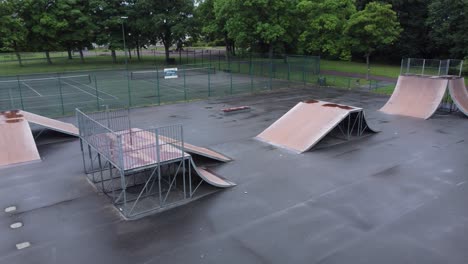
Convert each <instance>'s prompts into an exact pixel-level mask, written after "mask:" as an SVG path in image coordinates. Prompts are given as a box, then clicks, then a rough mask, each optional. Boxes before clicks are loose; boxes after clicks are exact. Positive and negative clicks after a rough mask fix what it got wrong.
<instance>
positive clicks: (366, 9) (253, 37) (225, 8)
mask: <svg viewBox="0 0 468 264" xmlns="http://www.w3.org/2000/svg"><path fill="white" fill-rule="evenodd" d="M467 13H468V2H467V0H448V1H442V0H412V1H406V0H379V1H374V0H197V1H193V0H159V1H155V0H125V1H123V0H0V52H11V51H13V52H16V54H17V57H18V61H19V63H20V64H21V57H20V52H22V51H44V52H45V53H46V55H47V56H46V57H47V58H48V61H49V63H52V61H51V60H50V57H49V52H50V51H55V50H67V51H68V54H69V59H73V56H72V52H73V51H80V53H81V59H82V60H84V58H83V55H82V52H81V51H82V50H83V49H85V48H92V47H93V44H95V45H103V46H106V47H107V48H108V49H110V50H111V51H112V54H113V57H114V60H115V58H116V50H122V49H123V48H124V40H125V44H126V48H128V49H129V50H135V49H136V51H137V54H138V59H140V50H141V49H144V48H146V47H147V46H148V45H155V44H158V45H162V46H163V47H164V49H165V51H166V59H167V61H168V62H170V58H169V56H170V49H171V48H172V47H173V46H175V48H176V49H177V50H180V49H182V48H183V45H192V44H197V43H196V42H199V43H198V44H200V45H203V44H204V45H212V44H217V45H220V44H221V45H225V46H226V50H227V53H228V54H232V55H234V54H235V51H236V50H244V51H252V52H268V53H269V54H270V56H272V54H273V53H274V52H276V53H284V52H288V53H298V54H314V55H320V56H322V57H328V58H340V59H351V58H354V59H360V58H362V57H363V56H364V57H365V58H366V59H367V60H368V59H369V57H370V55H371V54H372V55H373V56H374V57H379V58H384V59H387V60H399V59H400V58H401V57H425V58H433V57H439V58H447V57H452V58H459V59H462V58H465V57H467V56H468V48H467V47H468V37H467V35H466V33H465V32H466V31H467V29H468V18H467V17H468V16H466V14H467ZM123 31H125V34H123Z"/></svg>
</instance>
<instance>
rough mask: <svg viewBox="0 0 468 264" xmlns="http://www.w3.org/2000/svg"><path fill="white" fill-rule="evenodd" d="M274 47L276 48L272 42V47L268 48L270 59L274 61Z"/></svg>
mask: <svg viewBox="0 0 468 264" xmlns="http://www.w3.org/2000/svg"><path fill="white" fill-rule="evenodd" d="M273 47H274V46H273V42H272V43H270V45H269V46H268V58H269V59H273V50H274V48H273Z"/></svg>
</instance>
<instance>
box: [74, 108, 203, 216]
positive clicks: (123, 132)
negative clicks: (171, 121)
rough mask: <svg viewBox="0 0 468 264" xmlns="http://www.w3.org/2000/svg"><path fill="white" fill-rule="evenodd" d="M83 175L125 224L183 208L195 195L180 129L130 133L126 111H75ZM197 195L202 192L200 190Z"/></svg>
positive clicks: (199, 182)
mask: <svg viewBox="0 0 468 264" xmlns="http://www.w3.org/2000/svg"><path fill="white" fill-rule="evenodd" d="M76 117H77V121H78V127H79V131H80V146H81V151H82V158H83V167H84V171H85V173H86V174H87V176H88V179H89V181H90V182H91V183H92V184H93V185H94V186H95V187H96V189H97V190H98V191H100V192H102V193H104V194H105V195H107V196H108V197H109V198H110V199H111V201H112V203H113V204H114V205H115V207H116V208H117V209H118V210H119V211H120V212H121V213H122V215H123V216H124V217H125V218H127V219H134V218H138V217H141V216H144V215H146V214H149V213H153V212H155V211H161V210H164V209H168V208H172V207H174V206H178V205H180V204H184V203H186V202H188V201H190V200H192V199H194V198H195V197H198V196H199V194H197V195H195V192H196V191H197V190H199V187H200V186H201V185H202V183H203V180H202V179H200V178H199V177H192V167H191V164H192V163H191V156H190V155H188V154H187V153H185V152H184V139H183V128H182V126H181V125H172V126H166V127H159V128H152V129H146V130H142V129H137V128H131V122H130V118H129V112H128V110H119V111H112V112H110V111H104V112H97V113H92V114H85V113H84V112H82V111H80V110H79V109H76ZM200 189H201V188H200Z"/></svg>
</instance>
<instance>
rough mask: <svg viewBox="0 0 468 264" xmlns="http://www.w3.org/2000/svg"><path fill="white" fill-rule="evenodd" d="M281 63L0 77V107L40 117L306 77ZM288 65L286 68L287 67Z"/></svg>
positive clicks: (254, 88)
mask: <svg viewBox="0 0 468 264" xmlns="http://www.w3.org/2000/svg"><path fill="white" fill-rule="evenodd" d="M285 65H286V66H284V65H282V64H281V63H280V64H278V65H275V64H272V63H271V62H255V63H252V62H251V61H250V62H246V61H235V62H223V63H217V64H216V65H214V64H194V65H181V66H175V67H178V68H177V78H171V79H166V78H165V75H164V68H159V69H157V68H146V69H136V70H135V69H132V70H128V71H127V70H100V71H93V72H86V71H80V72H69V73H52V74H34V75H27V76H25V75H22V76H11V77H0V110H8V109H23V110H26V111H30V112H34V113H37V114H41V115H44V116H50V117H56V116H63V115H67V114H72V113H73V112H74V109H75V108H77V107H78V108H81V109H84V110H86V111H95V110H100V109H103V108H104V107H109V108H124V107H127V106H130V107H135V106H145V105H159V104H164V103H170V102H180V101H191V100H196V99H204V98H208V97H212V96H213V97H214V96H216V97H219V96H225V95H231V94H240V93H251V92H259V91H265V90H273V89H279V88H286V87H292V86H297V85H302V84H304V83H305V82H306V80H305V79H304V78H305V76H309V72H305V71H308V69H306V68H298V69H293V70H291V69H292V68H291V66H290V65H288V64H285ZM285 67H286V68H285Z"/></svg>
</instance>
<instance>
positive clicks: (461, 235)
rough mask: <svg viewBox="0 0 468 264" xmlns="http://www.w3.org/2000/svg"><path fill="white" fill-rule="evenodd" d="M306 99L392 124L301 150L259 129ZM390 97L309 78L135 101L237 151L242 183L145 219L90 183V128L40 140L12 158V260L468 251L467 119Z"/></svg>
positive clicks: (410, 258)
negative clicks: (253, 90)
mask: <svg viewBox="0 0 468 264" xmlns="http://www.w3.org/2000/svg"><path fill="white" fill-rule="evenodd" d="M304 99H320V100H325V101H332V102H336V103H340V104H349V105H353V106H358V107H363V108H365V109H366V114H367V117H368V119H369V120H370V122H371V124H374V125H375V127H376V128H378V129H380V130H381V131H382V132H380V133H378V134H375V135H373V136H370V137H367V138H365V139H361V140H357V141H353V142H349V143H346V144H342V145H339V146H333V147H330V148H325V149H320V150H313V151H311V152H308V153H305V154H299V155H298V154H293V153H290V152H288V151H285V150H282V149H277V148H275V147H272V146H269V145H266V144H264V143H261V142H258V141H256V140H254V139H252V138H253V137H254V136H256V135H257V134H258V133H259V132H261V131H262V130H263V129H265V128H266V127H267V126H268V125H270V124H271V123H272V122H273V121H275V120H276V119H277V118H278V117H280V116H281V115H282V114H284V113H285V112H287V111H288V110H289V109H290V108H291V107H292V106H294V105H295V104H296V103H297V102H298V101H300V100H304ZM386 100H387V98H386V97H384V96H377V95H373V94H367V93H357V92H348V91H343V90H340V91H337V90H333V89H318V88H313V89H312V88H308V89H297V90H289V91H278V92H274V93H269V94H262V95H256V96H251V95H250V96H238V97H230V98H222V99H213V100H210V101H203V102H195V103H189V104H176V105H167V106H161V107H153V108H142V109H133V110H132V114H131V116H132V124H133V126H135V127H141V128H145V127H150V126H162V125H169V124H175V123H182V124H183V125H184V132H185V139H186V141H187V142H189V143H192V144H197V145H201V146H207V147H210V148H213V149H215V150H218V151H220V152H222V153H224V154H226V155H228V156H230V157H232V158H234V161H233V162H230V163H228V164H225V165H223V166H222V167H220V168H219V169H218V170H217V171H216V172H217V173H219V174H220V175H223V176H224V177H226V178H228V179H229V180H232V181H234V182H236V183H237V184H238V185H237V186H236V187H234V188H231V189H227V190H223V191H220V192H217V193H216V194H213V195H210V196H207V197H204V198H202V199H200V200H197V201H194V202H192V203H190V204H188V205H185V206H182V207H178V208H175V209H172V210H169V211H165V212H163V213H160V214H157V215H153V216H149V217H146V218H143V219H140V220H136V221H124V220H123V219H122V218H121V217H120V215H119V213H118V212H117V211H116V210H115V209H114V208H113V206H112V205H111V204H110V201H109V200H108V199H107V197H105V196H102V195H99V194H97V193H96V191H95V190H94V188H93V187H92V186H91V185H90V184H89V183H88V182H87V181H86V177H85V175H84V174H83V172H82V161H81V154H80V149H79V142H78V140H76V139H75V140H71V141H67V142H61V143H56V144H42V145H40V146H39V151H40V154H41V156H42V158H43V161H42V162H40V163H34V164H28V165H24V166H20V167H13V168H7V169H3V170H0V208H1V211H0V263H8V264H13V263H47V264H52V263H67V264H71V263H115V264H117V263H236V264H238V263H345V264H350V263H369V264H376V263H379V264H384V263H390V264H394V263H399V264H401V263H411V264H413V263H425V264H428V263H444V264H446V263H467V262H468V206H467V203H466V201H468V184H467V182H468V148H467V146H468V144H467V142H468V133H467V132H468V118H465V117H462V116H460V115H457V114H453V115H445V114H439V115H436V116H435V117H433V118H432V119H430V120H427V121H425V120H417V119H411V118H405V117H397V116H389V115H385V114H383V113H380V112H376V110H377V109H379V108H380V107H381V106H383V105H384V103H385V102H386ZM241 105H249V106H251V107H252V108H253V110H252V111H251V112H247V113H239V114H234V115H229V116H224V115H223V114H222V113H220V111H219V110H220V109H221V108H224V107H226V106H241ZM68 120H69V121H72V122H73V121H74V119H73V118H69V119H68ZM10 205H14V206H17V208H18V210H17V212H15V213H13V214H8V213H5V212H4V211H3V209H4V208H6V207H8V206H10ZM16 221H20V222H22V223H23V224H24V226H23V227H22V228H19V229H11V228H10V224H12V223H14V222H16ZM25 241H28V242H30V243H31V246H30V247H29V248H25V249H22V250H17V249H16V246H15V245H16V244H17V243H21V242H25Z"/></svg>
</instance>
